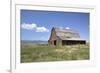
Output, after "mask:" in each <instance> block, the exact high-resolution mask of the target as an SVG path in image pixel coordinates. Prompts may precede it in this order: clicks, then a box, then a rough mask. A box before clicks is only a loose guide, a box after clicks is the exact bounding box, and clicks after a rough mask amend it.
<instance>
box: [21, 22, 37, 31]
mask: <svg viewBox="0 0 100 73" xmlns="http://www.w3.org/2000/svg"><path fill="white" fill-rule="evenodd" d="M22 28H23V29H27V30H34V29H36V28H37V25H36V24H34V23H32V24H26V23H24V24H22Z"/></svg>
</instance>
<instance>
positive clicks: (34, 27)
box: [21, 23, 49, 32]
mask: <svg viewBox="0 0 100 73" xmlns="http://www.w3.org/2000/svg"><path fill="white" fill-rule="evenodd" d="M21 27H22V28H23V29H27V30H34V31H35V32H49V30H48V29H47V28H45V27H38V26H37V24H34V23H32V24H26V23H24V24H22V26H21Z"/></svg>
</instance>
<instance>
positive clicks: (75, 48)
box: [21, 44, 89, 63]
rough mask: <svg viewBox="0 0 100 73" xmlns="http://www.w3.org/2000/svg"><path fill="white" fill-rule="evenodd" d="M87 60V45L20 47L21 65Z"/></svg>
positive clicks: (29, 45) (26, 45)
mask: <svg viewBox="0 0 100 73" xmlns="http://www.w3.org/2000/svg"><path fill="white" fill-rule="evenodd" d="M87 59H89V45H88V44H87V45H71V46H62V47H55V46H48V45H32V44H22V45H21V63H27V62H45V61H46V62H47V61H64V60H66V61H67V60H87Z"/></svg>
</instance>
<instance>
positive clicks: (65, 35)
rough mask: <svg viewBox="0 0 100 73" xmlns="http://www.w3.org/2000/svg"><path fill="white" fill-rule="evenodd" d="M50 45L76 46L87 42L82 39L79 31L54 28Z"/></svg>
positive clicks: (49, 41)
mask: <svg viewBox="0 0 100 73" xmlns="http://www.w3.org/2000/svg"><path fill="white" fill-rule="evenodd" d="M48 43H49V45H73V44H74V45H75V44H86V41H85V40H81V39H80V35H79V33H78V32H77V31H74V30H72V29H63V28H55V27H53V28H52V30H51V35H50V38H49V40H48Z"/></svg>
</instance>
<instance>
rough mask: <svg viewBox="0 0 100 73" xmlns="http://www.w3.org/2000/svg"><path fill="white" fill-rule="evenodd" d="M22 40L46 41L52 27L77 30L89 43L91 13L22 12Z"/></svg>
mask: <svg viewBox="0 0 100 73" xmlns="http://www.w3.org/2000/svg"><path fill="white" fill-rule="evenodd" d="M20 23H21V40H45V41H47V40H48V39H49V37H50V33H51V29H52V27H62V28H66V27H68V28H70V29H75V30H77V31H78V32H79V33H80V37H81V39H85V40H87V41H89V13H82V12H81V13H79V12H56V11H39V10H37V11H36V10H21V22H20Z"/></svg>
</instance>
